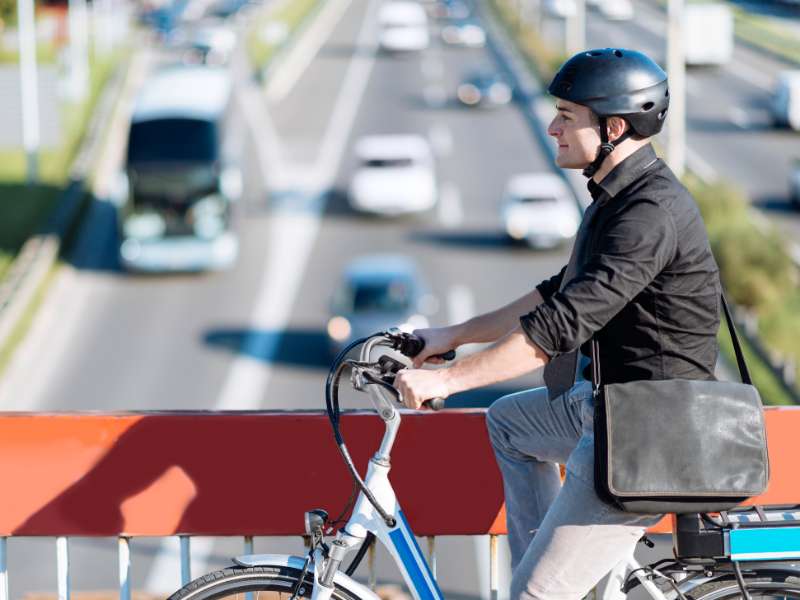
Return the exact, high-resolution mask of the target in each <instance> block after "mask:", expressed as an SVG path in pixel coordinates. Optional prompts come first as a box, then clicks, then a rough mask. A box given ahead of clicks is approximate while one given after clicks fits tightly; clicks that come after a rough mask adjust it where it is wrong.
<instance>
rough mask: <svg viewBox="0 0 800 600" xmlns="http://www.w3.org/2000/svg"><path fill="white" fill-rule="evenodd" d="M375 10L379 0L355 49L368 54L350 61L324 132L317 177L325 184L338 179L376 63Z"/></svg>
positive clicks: (367, 16) (372, 4) (373, 3)
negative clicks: (346, 146)
mask: <svg viewBox="0 0 800 600" xmlns="http://www.w3.org/2000/svg"><path fill="white" fill-rule="evenodd" d="M376 7H377V3H376V0H371V1H370V3H369V5H368V6H367V10H366V13H365V16H364V22H363V24H362V26H361V30H360V31H359V33H358V39H357V40H356V46H357V47H359V48H362V49H365V51H362V52H360V53H358V54H356V55H355V56H353V58H351V59H350V65H349V66H348V68H347V72H346V73H345V76H344V82H343V84H342V90H341V92H339V97H338V98H337V100H336V106H335V107H334V110H333V113H332V115H331V119H330V121H329V124H328V128H327V129H326V130H325V137H324V138H323V141H322V144H321V148H322V150H321V152H320V156H319V159H318V161H317V164H316V169H315V171H316V174H317V176H318V177H320V178H321V179H322V180H323V181H329V180H331V179H333V178H334V177H335V176H336V170H337V169H338V168H339V162H340V161H341V158H342V152H343V150H344V144H345V141H346V140H347V137H348V136H349V134H350V131H351V130H352V127H353V121H354V120H355V118H356V114H357V113H358V107H359V106H360V105H361V99H362V98H363V96H364V90H366V88H367V83H368V82H369V76H370V73H371V72H372V67H373V65H374V64H375V55H376V54H377V51H378V49H377V41H376V36H375V26H374V23H375V16H374V15H375V10H376Z"/></svg>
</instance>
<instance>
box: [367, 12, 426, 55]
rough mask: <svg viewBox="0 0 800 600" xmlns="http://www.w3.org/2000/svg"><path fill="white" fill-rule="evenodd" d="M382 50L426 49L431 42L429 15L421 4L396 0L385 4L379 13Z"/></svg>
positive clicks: (379, 38)
mask: <svg viewBox="0 0 800 600" xmlns="http://www.w3.org/2000/svg"><path fill="white" fill-rule="evenodd" d="M378 24H379V26H380V32H379V34H378V41H379V44H380V47H381V49H382V50H386V51H389V52H413V51H419V50H424V49H425V48H427V47H428V44H429V43H430V36H429V34H428V15H427V14H426V13H425V9H424V8H423V7H422V5H421V4H417V3H416V2H409V1H406V0H395V1H393V2H389V3H387V4H384V5H383V6H381V8H380V12H379V13H378Z"/></svg>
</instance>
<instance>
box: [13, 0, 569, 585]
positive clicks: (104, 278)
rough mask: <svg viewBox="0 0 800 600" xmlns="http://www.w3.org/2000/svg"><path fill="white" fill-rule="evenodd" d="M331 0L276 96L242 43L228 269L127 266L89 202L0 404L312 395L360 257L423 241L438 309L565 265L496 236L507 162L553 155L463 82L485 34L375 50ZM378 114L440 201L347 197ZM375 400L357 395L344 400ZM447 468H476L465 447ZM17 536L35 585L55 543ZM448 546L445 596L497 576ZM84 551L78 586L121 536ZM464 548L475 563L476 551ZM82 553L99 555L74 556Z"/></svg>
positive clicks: (354, 18)
mask: <svg viewBox="0 0 800 600" xmlns="http://www.w3.org/2000/svg"><path fill="white" fill-rule="evenodd" d="M331 4H334V3H333V2H332V3H331ZM336 4H339V5H341V7H342V11H343V14H342V16H341V18H340V19H336V18H335V17H336V15H335V14H334V15H333V16H332V17H331V18H330V21H331V23H332V25H331V30H330V33H329V35H328V37H326V39H325V43H324V44H322V46H321V47H320V48H319V50H318V51H317V52H316V53H314V52H313V49H314V48H313V44H311V45H310V46H311V48H310V49H309V47H308V46H306V45H304V44H302V43H301V44H298V46H299V50H298V52H301V53H303V52H310V53H311V54H312V55H313V57H312V58H311V60H310V62H308V59H307V58H306V59H303V58H302V57H300V58H298V59H296V60H294V59H292V60H287V61H286V65H285V68H290V69H291V68H297V69H299V70H301V72H299V73H297V74H290V75H282V76H281V77H283V78H284V79H285V80H292V79H294V82H293V84H291V85H289V84H288V83H283V84H282V85H283V86H284V87H286V88H287V89H286V90H285V91H283V92H280V93H277V92H274V89H272V88H271V89H270V92H272V93H271V94H269V95H268V97H269V98H273V99H272V100H266V101H265V100H264V97H263V96H262V95H260V92H258V90H257V89H255V88H254V84H253V80H252V77H249V76H248V74H247V73H246V70H245V69H244V68H243V67H242V65H241V62H240V61H237V62H235V63H234V66H233V67H232V68H233V69H234V72H235V73H236V75H237V85H238V88H237V98H236V106H237V110H239V112H240V113H241V114H242V115H243V118H244V119H245V121H246V125H245V129H246V130H247V131H249V132H250V135H248V137H247V139H246V140H245V144H246V147H245V151H244V153H243V156H244V164H243V166H244V169H245V198H244V201H243V203H242V206H241V207H240V209H241V210H240V211H239V223H238V228H239V234H240V240H241V256H240V260H239V262H238V264H237V266H236V268H235V269H233V270H231V271H229V272H226V273H216V274H206V275H176V276H163V277H162V276H147V277H143V276H126V275H124V274H122V273H120V272H119V271H118V270H117V268H116V260H115V258H114V256H115V244H116V239H115V235H114V234H113V233H112V232H113V210H112V208H111V206H110V205H109V204H108V203H105V202H100V203H98V204H97V205H95V207H94V211H93V214H92V218H91V219H90V220H89V224H88V226H87V229H86V231H85V232H84V235H83V237H82V239H81V242H80V243H79V244H78V245H77V248H76V251H75V253H74V255H73V256H72V257H70V260H71V262H72V263H73V264H74V265H75V266H76V268H75V269H66V270H65V271H64V272H63V273H62V274H61V275H60V276H59V277H58V278H57V280H56V282H55V284H54V287H53V292H52V293H51V294H50V295H49V296H48V298H47V301H46V302H45V305H44V306H43V309H42V311H41V313H40V315H39V317H38V319H37V322H36V323H35V325H34V327H33V329H32V331H31V334H30V336H29V337H28V339H27V340H26V342H25V344H23V346H22V347H21V348H20V351H19V353H18V355H17V357H16V359H15V361H14V363H13V364H12V366H11V368H10V369H9V372H8V374H7V377H6V379H5V381H4V383H3V388H2V391H0V402H2V407H3V409H8V410H48V411H51V410H104V411H112V410H156V409H158V410H164V409H215V408H217V409H218V408H226V409H278V408H281V409H286V408H321V407H322V406H323V398H322V384H323V382H324V377H325V375H326V364H327V362H328V361H329V355H328V354H327V350H326V344H325V337H324V331H325V325H326V322H327V319H328V318H329V313H328V310H329V309H328V306H329V301H330V296H331V293H332V290H333V287H334V285H335V283H336V282H337V280H338V278H339V276H340V272H341V269H342V267H343V266H344V265H345V264H346V263H347V262H348V261H349V260H350V259H352V258H353V257H355V256H359V255H364V254H370V253H376V252H380V253H387V252H388V253H403V254H406V255H409V256H411V257H412V258H414V259H415V260H416V261H417V262H418V263H419V265H420V267H421V269H422V270H423V272H424V274H425V276H426V279H427V281H428V283H429V284H430V286H431V289H432V291H433V293H434V294H435V296H436V297H437V298H438V301H439V302H438V304H439V308H438V310H437V311H436V312H435V313H434V314H433V315H431V320H432V322H433V323H435V324H445V323H449V322H452V321H456V320H460V319H465V318H468V317H469V316H471V315H473V314H475V313H476V312H480V311H486V310H490V309H493V308H496V307H497V306H499V305H500V304H502V303H505V302H508V301H510V300H512V299H515V298H516V297H518V296H520V295H522V294H523V293H525V292H527V291H529V290H530V289H531V287H532V286H534V285H535V284H536V283H538V282H539V281H540V280H542V279H543V278H545V277H547V276H549V275H551V274H552V273H554V272H556V271H557V270H558V269H560V268H561V266H563V264H564V263H565V261H566V259H567V251H568V249H566V248H564V249H561V250H559V251H553V252H534V251H531V250H528V249H526V248H521V247H513V246H511V245H509V244H508V243H507V242H506V241H505V239H504V238H503V236H502V231H501V223H500V218H499V200H500V195H501V192H502V189H503V186H504V184H505V182H506V180H507V178H508V177H509V176H511V175H513V174H516V173H520V172H526V171H537V170H547V169H549V168H550V167H549V163H548V159H547V158H546V154H545V153H544V151H543V149H542V148H541V147H539V146H538V145H537V142H536V138H535V137H534V136H533V134H532V132H531V131H530V130H529V128H528V125H527V122H526V121H525V119H524V118H523V116H522V114H521V113H520V112H519V110H518V108H517V107H516V106H513V105H512V106H507V107H501V108H498V109H496V110H471V109H465V108H462V107H460V106H458V105H457V104H456V103H455V102H454V101H453V98H454V93H455V87H456V85H457V83H458V82H459V78H460V77H461V75H462V73H463V72H464V71H466V70H468V69H470V68H472V67H474V66H475V64H476V63H489V64H491V60H492V59H491V58H490V56H489V55H488V54H487V52H486V51H485V50H467V49H462V48H449V47H443V46H442V45H441V44H440V43H439V42H438V38H436V37H434V39H435V41H434V44H433V46H432V47H431V48H430V49H429V50H428V51H426V52H424V53H422V54H419V55H411V56H404V57H395V56H390V55H385V54H379V53H376V48H375V26H374V25H375V20H374V14H373V11H374V8H375V3H374V2H373V3H366V2H361V1H358V0H353V1H352V2H348V1H347V0H337V2H336ZM240 58H241V57H240ZM306 64H307V66H304V65H306ZM290 83H291V82H290ZM372 133H419V134H422V135H425V136H427V137H429V139H430V140H431V142H432V146H433V148H434V151H435V153H436V161H437V164H436V168H437V175H438V179H439V184H440V189H441V190H442V195H443V200H444V201H443V202H442V204H441V208H440V209H439V210H437V211H435V212H434V213H432V214H427V215H423V216H420V217H414V218H404V219H399V220H392V219H378V218H366V217H362V216H359V215H355V214H353V213H351V212H350V211H349V209H348V208H347V205H346V202H345V201H344V192H345V190H346V188H347V184H348V181H349V177H350V174H351V172H352V169H353V161H352V155H351V152H350V149H351V147H352V143H353V141H354V140H355V139H356V138H358V137H359V136H361V135H365V134H372ZM537 381H538V378H537V377H529V378H527V379H526V380H524V381H520V382H515V383H510V384H508V385H507V386H506V387H505V388H504V389H497V390H492V391H488V392H486V391H484V392H482V393H478V394H472V395H466V396H465V397H463V398H461V399H458V398H456V399H455V400H456V404H461V405H467V404H473V405H474V404H483V405H486V404H488V403H489V402H490V401H491V400H492V399H494V398H496V397H498V396H499V395H502V394H503V393H505V392H506V391H510V390H514V389H519V388H522V387H529V386H531V385H533V384H535V383H536V382H537ZM364 402H365V399H364V398H354V397H350V398H349V399H348V400H347V401H346V402H345V405H346V406H347V407H356V406H363V405H364ZM290 464H292V466H294V467H298V468H299V467H300V465H299V464H297V463H290ZM455 468H463V469H464V470H465V475H466V474H467V473H468V465H462V466H456V467H455ZM241 492H242V493H246V492H245V491H241ZM303 508H313V507H298V509H299V510H300V509H303ZM326 508H329V510H330V511H331V512H335V511H336V510H337V508H338V507H326ZM484 542H485V540H481V541H479V542H478V544H480V545H483V544H484ZM25 544H29V542H26V541H20V540H12V542H11V544H10V547H9V551H10V555H11V557H10V560H11V569H12V572H13V573H15V576H14V577H13V578H12V580H11V589H12V596H13V597H19V596H20V595H21V590H29V589H41V587H43V582H41V581H37V582H36V583H32V581H31V578H34V581H35V577H34V575H33V573H32V567H31V566H30V565H31V563H33V561H30V560H28V561H26V557H27V558H30V557H31V556H32V554H29V552H31V553H32V552H33V551H34V550H33V548H34V547H35V548H40V547H41V545H42V544H44V542H43V541H37V542H35V544H34V545H33V546H30V545H28V546H26V545H25ZM240 544H241V542H239V541H231V542H223V541H217V542H215V543H214V542H211V541H206V542H204V541H203V540H196V541H195V545H194V548H193V551H194V554H195V557H194V558H195V573H194V574H195V575H197V574H199V573H200V572H203V571H204V570H205V569H206V568H211V567H213V566H215V565H220V566H221V565H224V564H226V563H227V559H228V557H229V556H231V555H233V554H236V553H240V552H241V545H240ZM487 546H488V545H487ZM17 548H19V549H17ZM26 548H30V549H29V550H26ZM171 548H173V546H171V543H170V542H166V543H162V542H159V541H135V542H134V545H133V549H134V561H135V563H134V564H135V568H134V588H138V589H149V590H151V591H156V592H164V591H167V590H169V589H170V588H172V587H176V585H177V576H178V575H177V573H178V571H177V569H175V567H174V565H175V563H174V557H175V551H174V548H173V549H172V550H171ZM256 548H257V550H262V549H263V548H273V549H274V550H275V551H278V550H279V549H280V551H284V552H285V551H287V550H288V551H295V552H297V551H299V542H298V540H292V541H291V544H290V547H289V548H288V549H287V547H286V542H284V541H267V540H258V541H257V543H256ZM439 551H440V552H442V555H443V556H444V555H447V556H448V560H447V561H444V560H440V563H439V565H440V566H439V569H440V578H441V585H442V587H443V589H444V590H445V593H446V594H447V595H448V596H451V595H459V594H461V595H467V596H470V597H474V596H475V594H476V590H478V589H481V590H486V589H487V588H488V581H487V577H488V566H487V564H488V563H487V561H486V559H487V558H488V553H487V552H481V556H482V557H483V558H482V560H481V561H480V562H481V563H482V565H483V569H482V570H481V572H480V573H476V556H477V555H476V552H477V551H476V546H475V544H474V543H473V542H472V541H470V540H467V541H458V540H452V541H451V542H450V543H448V542H446V541H445V542H442V543H440V544H439ZM73 553H74V556H73V559H72V564H73V569H75V572H76V573H81V574H80V575H78V576H76V577H74V578H73V585H75V589H76V590H77V589H111V588H113V587H114V586H115V582H116V568H115V558H114V544H113V541H107V540H103V541H88V540H73ZM44 556H45V559H44V560H42V561H41V563H40V564H39V566H40V567H41V568H43V569H46V570H48V571H49V572H52V573H53V574H55V565H54V564H53V563H54V556H55V553H54V549H52V551H50V552H49V553H45V555H44ZM83 556H87V557H88V556H91V557H93V558H91V559H88V558H83V559H82V558H81V557H83ZM459 557H462V558H463V559H464V560H465V561H467V562H466V563H465V564H469V565H471V566H470V567H468V568H467V569H465V568H464V564H462V563H463V562H464V560H460V559H459ZM88 560H91V562H93V563H96V564H100V565H107V566H108V568H107V569H105V568H92V569H86V568H82V566H81V565H82V564H85V562H86V561H88ZM379 562H380V561H379ZM164 565H172V569H173V570H172V571H171V572H170V568H169V566H164ZM51 568H52V570H50V569H51ZM384 570H385V569H384V568H382V569H381V571H382V572H383V571H384ZM465 571H466V572H467V574H468V576H466V577H465ZM483 571H485V573H484V572H483ZM165 572H166V573H167V574H166V575H164V574H163V573H165ZM54 576H55V575H54ZM386 578H388V579H393V578H394V579H395V580H396V579H397V575H396V574H395V575H394V576H392V575H390V574H389V573H387V574H386ZM53 581H54V580H53ZM481 581H482V582H483V583H482V584H481Z"/></svg>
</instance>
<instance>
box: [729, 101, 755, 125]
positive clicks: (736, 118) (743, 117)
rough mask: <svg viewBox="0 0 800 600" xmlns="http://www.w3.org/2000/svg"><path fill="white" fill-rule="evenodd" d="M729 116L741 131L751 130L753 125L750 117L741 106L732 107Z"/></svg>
mask: <svg viewBox="0 0 800 600" xmlns="http://www.w3.org/2000/svg"><path fill="white" fill-rule="evenodd" d="M728 116H729V117H730V120H731V122H732V123H733V124H734V125H736V126H737V127H739V128H740V129H745V130H747V129H750V126H751V125H752V121H751V120H750V116H749V115H748V114H747V112H746V111H745V110H744V109H743V108H741V107H739V106H733V107H731V109H730V110H729V111H728Z"/></svg>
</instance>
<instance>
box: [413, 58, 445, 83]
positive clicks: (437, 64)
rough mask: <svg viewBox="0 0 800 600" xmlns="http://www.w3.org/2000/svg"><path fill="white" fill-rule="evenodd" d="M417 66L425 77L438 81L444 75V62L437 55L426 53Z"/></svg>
mask: <svg viewBox="0 0 800 600" xmlns="http://www.w3.org/2000/svg"><path fill="white" fill-rule="evenodd" d="M419 66H420V70H421V71H422V75H423V76H424V77H425V79H429V80H435V81H438V80H439V79H441V78H442V76H443V75H444V63H443V62H442V60H441V58H439V56H438V55H429V54H426V55H425V56H424V57H423V58H422V61H421V62H420V65H419Z"/></svg>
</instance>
